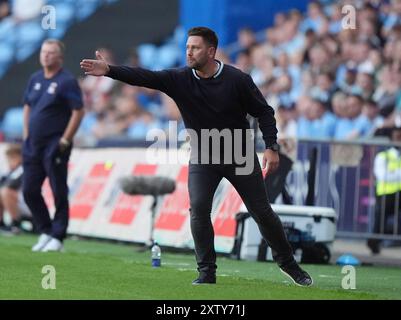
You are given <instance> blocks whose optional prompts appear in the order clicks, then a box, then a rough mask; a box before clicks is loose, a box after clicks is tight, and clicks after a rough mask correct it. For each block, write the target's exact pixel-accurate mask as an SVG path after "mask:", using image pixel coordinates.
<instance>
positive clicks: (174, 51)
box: [157, 44, 181, 69]
mask: <svg viewBox="0 0 401 320" xmlns="http://www.w3.org/2000/svg"><path fill="white" fill-rule="evenodd" d="M180 57H181V50H180V48H178V47H177V46H176V45H175V44H165V45H163V46H161V47H160V48H159V50H158V52H157V65H158V69H165V68H172V67H175V66H176V64H177V62H178V61H179V59H180Z"/></svg>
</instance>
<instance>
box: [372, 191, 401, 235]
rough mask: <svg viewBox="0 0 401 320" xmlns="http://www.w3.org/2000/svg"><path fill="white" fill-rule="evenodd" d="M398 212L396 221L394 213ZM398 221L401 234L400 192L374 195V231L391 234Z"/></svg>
mask: <svg viewBox="0 0 401 320" xmlns="http://www.w3.org/2000/svg"><path fill="white" fill-rule="evenodd" d="M397 212H398V221H396V213H397ZM397 223H398V232H397V233H398V234H401V192H400V191H399V192H397V193H392V194H387V195H383V196H377V197H376V207H375V222H374V226H373V232H374V233H382V234H392V233H394V231H395V227H396V225H397Z"/></svg>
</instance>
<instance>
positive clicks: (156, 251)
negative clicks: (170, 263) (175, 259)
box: [151, 241, 162, 268]
mask: <svg viewBox="0 0 401 320" xmlns="http://www.w3.org/2000/svg"><path fill="white" fill-rule="evenodd" d="M151 252H152V267H155V268H157V267H160V266H161V258H162V251H161V249H160V247H159V245H158V244H157V242H156V241H155V242H153V246H152V250H151Z"/></svg>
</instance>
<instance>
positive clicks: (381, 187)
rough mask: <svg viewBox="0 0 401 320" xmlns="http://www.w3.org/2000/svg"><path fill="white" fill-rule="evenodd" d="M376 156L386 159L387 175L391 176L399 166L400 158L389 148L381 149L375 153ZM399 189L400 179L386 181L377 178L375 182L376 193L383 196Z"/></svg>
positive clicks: (400, 163) (400, 164)
mask: <svg viewBox="0 0 401 320" xmlns="http://www.w3.org/2000/svg"><path fill="white" fill-rule="evenodd" d="M377 156H378V157H384V158H385V159H386V161H387V169H386V170H387V175H388V176H391V175H392V174H394V172H395V171H397V170H398V169H400V168H401V158H400V157H397V155H395V154H394V152H391V150H387V151H382V152H380V153H378V154H377ZM400 190H401V180H400V181H393V182H386V181H385V180H382V181H381V180H378V181H377V183H376V194H377V195H378V196H383V195H386V194H392V193H396V192H398V191H400Z"/></svg>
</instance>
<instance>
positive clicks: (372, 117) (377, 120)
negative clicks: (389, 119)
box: [362, 99, 384, 136]
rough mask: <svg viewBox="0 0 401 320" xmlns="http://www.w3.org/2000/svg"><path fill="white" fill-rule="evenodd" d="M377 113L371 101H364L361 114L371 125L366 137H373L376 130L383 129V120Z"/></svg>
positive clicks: (374, 104) (375, 106)
mask: <svg viewBox="0 0 401 320" xmlns="http://www.w3.org/2000/svg"><path fill="white" fill-rule="evenodd" d="M379 111H380V110H379V107H378V106H377V104H376V103H375V102H374V101H373V100H371V99H369V100H365V101H364V103H363V109H362V114H363V115H365V116H366V118H368V119H369V121H370V123H371V124H372V128H371V130H370V131H369V133H368V136H373V135H374V133H375V132H376V130H377V129H380V128H381V127H383V124H384V118H383V117H382V116H381V115H380V114H379Z"/></svg>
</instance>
